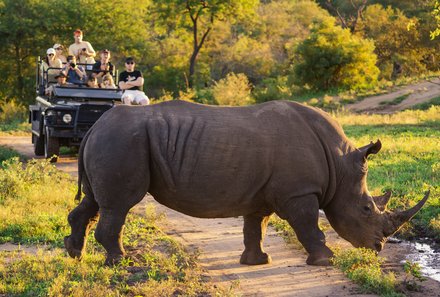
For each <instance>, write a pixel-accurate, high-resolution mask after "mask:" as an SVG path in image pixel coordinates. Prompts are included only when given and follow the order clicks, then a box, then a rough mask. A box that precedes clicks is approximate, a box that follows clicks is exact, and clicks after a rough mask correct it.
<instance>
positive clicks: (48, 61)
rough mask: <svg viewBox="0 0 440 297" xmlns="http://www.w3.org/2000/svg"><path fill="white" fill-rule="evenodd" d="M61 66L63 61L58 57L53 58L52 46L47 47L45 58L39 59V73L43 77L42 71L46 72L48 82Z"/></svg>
mask: <svg viewBox="0 0 440 297" xmlns="http://www.w3.org/2000/svg"><path fill="white" fill-rule="evenodd" d="M61 67H63V63H62V62H61V60H60V59H57V58H55V50H54V49H53V48H49V49H48V50H47V51H46V58H44V59H43V60H42V61H41V65H40V75H41V77H43V73H44V72H47V75H48V77H47V79H48V81H49V82H51V81H52V82H54V79H55V75H57V74H58V73H59V72H60V69H61ZM49 68H57V69H49Z"/></svg>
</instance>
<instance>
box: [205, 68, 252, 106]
mask: <svg viewBox="0 0 440 297" xmlns="http://www.w3.org/2000/svg"><path fill="white" fill-rule="evenodd" d="M212 94H213V96H214V99H215V101H216V103H217V104H218V105H229V106H243V105H249V104H252V103H254V102H255V101H254V100H253V99H252V97H251V85H250V83H249V80H248V78H247V77H246V75H244V74H242V73H239V74H235V73H229V74H228V75H227V76H226V78H224V79H221V80H220V81H219V82H217V83H216V84H215V86H214V87H213V89H212Z"/></svg>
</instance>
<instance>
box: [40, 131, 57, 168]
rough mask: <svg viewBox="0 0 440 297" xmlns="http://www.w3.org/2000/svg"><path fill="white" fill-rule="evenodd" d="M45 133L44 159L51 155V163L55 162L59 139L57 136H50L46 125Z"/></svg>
mask: <svg viewBox="0 0 440 297" xmlns="http://www.w3.org/2000/svg"><path fill="white" fill-rule="evenodd" d="M45 132H46V134H45V135H44V157H45V158H46V159H48V158H50V157H52V156H53V155H55V157H53V158H52V159H50V162H51V163H55V162H56V161H58V155H59V154H60V141H59V139H58V138H57V137H51V136H50V133H49V128H47V127H46V131H45Z"/></svg>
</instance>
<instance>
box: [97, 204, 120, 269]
mask: <svg viewBox="0 0 440 297" xmlns="http://www.w3.org/2000/svg"><path fill="white" fill-rule="evenodd" d="M127 213H128V210H127V211H125V210H114V209H102V208H101V209H100V210H99V221H98V225H97V226H96V230H95V238H96V240H97V241H98V242H99V243H100V244H102V246H103V247H104V248H105V250H106V251H107V258H106V260H105V263H104V264H105V265H114V264H117V263H119V261H120V260H121V259H122V257H124V255H125V251H124V247H123V246H122V233H123V226H124V223H125V218H126V217H127Z"/></svg>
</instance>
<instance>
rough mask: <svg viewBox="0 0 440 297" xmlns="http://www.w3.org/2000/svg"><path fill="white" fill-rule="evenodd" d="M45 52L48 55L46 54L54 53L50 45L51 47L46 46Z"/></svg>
mask: <svg viewBox="0 0 440 297" xmlns="http://www.w3.org/2000/svg"><path fill="white" fill-rule="evenodd" d="M46 54H47V55H48V54H54V55H55V50H54V49H53V48H52V47H51V48H48V49H47V51H46Z"/></svg>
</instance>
